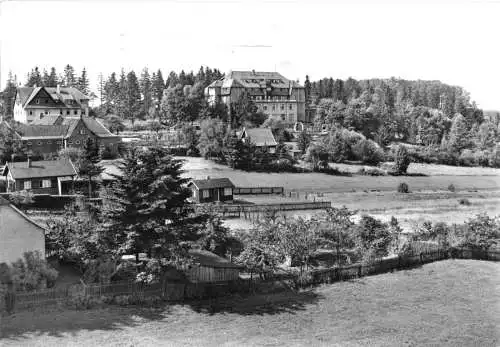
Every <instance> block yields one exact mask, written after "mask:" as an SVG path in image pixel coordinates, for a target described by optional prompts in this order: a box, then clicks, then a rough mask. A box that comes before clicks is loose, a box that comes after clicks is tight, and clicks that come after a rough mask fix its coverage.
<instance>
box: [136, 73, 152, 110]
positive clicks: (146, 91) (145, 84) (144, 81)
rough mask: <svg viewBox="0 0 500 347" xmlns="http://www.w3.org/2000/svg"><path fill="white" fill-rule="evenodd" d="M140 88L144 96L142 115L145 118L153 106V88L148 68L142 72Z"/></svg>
mask: <svg viewBox="0 0 500 347" xmlns="http://www.w3.org/2000/svg"><path fill="white" fill-rule="evenodd" d="M139 86H140V90H141V94H142V104H141V115H142V116H143V117H145V116H146V115H147V114H148V113H149V109H150V108H151V106H152V105H153V86H152V83H151V78H150V76H149V71H148V69H147V68H145V69H144V70H142V74H141V79H140V81H139Z"/></svg>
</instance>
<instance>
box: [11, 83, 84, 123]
mask: <svg viewBox="0 0 500 347" xmlns="http://www.w3.org/2000/svg"><path fill="white" fill-rule="evenodd" d="M88 114H89V97H88V96H86V95H85V94H83V93H82V92H80V91H79V90H78V89H76V88H73V87H60V86H57V87H55V88H54V87H21V88H17V92H16V99H15V102H14V120H15V121H18V122H20V123H31V122H33V121H35V120H37V119H41V118H43V117H46V116H59V115H60V116H63V117H75V116H88Z"/></svg>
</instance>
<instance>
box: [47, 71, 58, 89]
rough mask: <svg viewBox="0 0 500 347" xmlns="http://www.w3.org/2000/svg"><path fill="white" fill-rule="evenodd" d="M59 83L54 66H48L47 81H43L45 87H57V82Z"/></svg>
mask: <svg viewBox="0 0 500 347" xmlns="http://www.w3.org/2000/svg"><path fill="white" fill-rule="evenodd" d="M58 83H59V78H58V77H57V74H56V68H55V67H51V68H50V74H49V77H48V79H47V82H46V83H45V86H46V87H57V84H58Z"/></svg>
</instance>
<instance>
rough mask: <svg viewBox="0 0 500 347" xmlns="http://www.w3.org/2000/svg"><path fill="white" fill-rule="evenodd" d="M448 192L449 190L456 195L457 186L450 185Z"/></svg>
mask: <svg viewBox="0 0 500 347" xmlns="http://www.w3.org/2000/svg"><path fill="white" fill-rule="evenodd" d="M448 190H449V191H450V192H452V193H455V191H456V188H455V186H454V185H453V184H450V185H449V186H448Z"/></svg>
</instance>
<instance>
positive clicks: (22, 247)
mask: <svg viewBox="0 0 500 347" xmlns="http://www.w3.org/2000/svg"><path fill="white" fill-rule="evenodd" d="M35 251H38V252H40V254H41V255H42V257H45V229H44V228H42V227H41V226H39V225H38V224H36V223H35V222H34V221H33V220H31V219H30V218H29V217H28V216H26V215H25V214H24V213H23V212H21V211H20V210H18V209H17V208H16V207H15V206H14V205H12V204H10V203H9V201H7V200H6V199H4V198H2V197H0V263H13V262H15V261H17V260H19V259H22V258H23V255H24V253H25V252H35Z"/></svg>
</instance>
